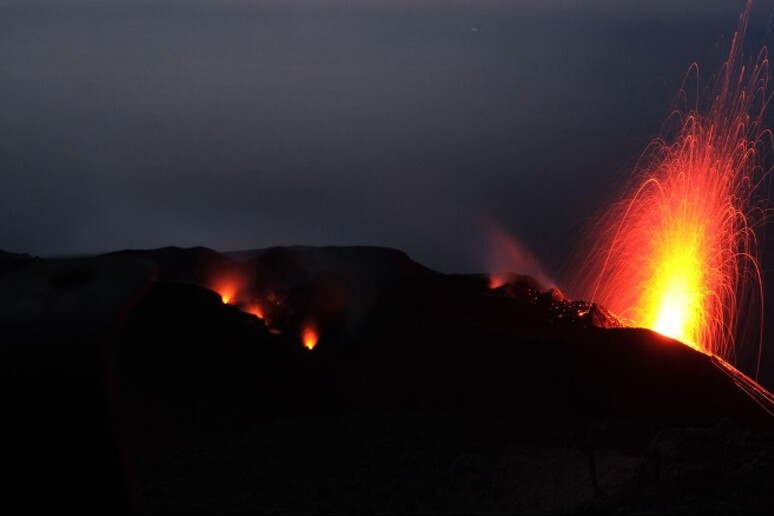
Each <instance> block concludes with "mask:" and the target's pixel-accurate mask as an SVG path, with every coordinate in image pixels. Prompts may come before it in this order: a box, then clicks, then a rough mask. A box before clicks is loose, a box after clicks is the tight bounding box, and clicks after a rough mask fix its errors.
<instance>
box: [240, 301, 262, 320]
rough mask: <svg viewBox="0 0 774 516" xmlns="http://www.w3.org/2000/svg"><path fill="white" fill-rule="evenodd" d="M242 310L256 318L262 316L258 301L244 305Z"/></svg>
mask: <svg viewBox="0 0 774 516" xmlns="http://www.w3.org/2000/svg"><path fill="white" fill-rule="evenodd" d="M244 311H245V312H247V313H248V314H253V315H254V316H256V317H257V318H258V319H263V318H264V315H263V308H261V305H259V304H258V303H253V304H251V305H248V306H246V307H245V309H244Z"/></svg>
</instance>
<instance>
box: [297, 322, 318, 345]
mask: <svg viewBox="0 0 774 516" xmlns="http://www.w3.org/2000/svg"><path fill="white" fill-rule="evenodd" d="M319 338H320V336H319V335H318V334H317V330H315V329H314V328H313V327H311V326H306V327H304V330H303V331H302V332H301V340H302V341H303V343H304V347H305V348H306V349H314V347H315V346H316V345H317V340H318V339H319Z"/></svg>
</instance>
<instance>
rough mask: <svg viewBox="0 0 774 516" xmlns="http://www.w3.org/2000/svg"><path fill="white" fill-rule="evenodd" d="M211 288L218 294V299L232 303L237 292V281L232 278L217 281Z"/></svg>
mask: <svg viewBox="0 0 774 516" xmlns="http://www.w3.org/2000/svg"><path fill="white" fill-rule="evenodd" d="M212 290H214V291H215V292H217V293H218V294H220V299H221V300H222V301H223V303H224V304H227V305H228V304H233V303H235V302H236V300H237V294H239V282H237V281H235V280H234V279H233V278H230V279H222V280H220V281H217V282H216V284H215V285H214V286H213V288H212Z"/></svg>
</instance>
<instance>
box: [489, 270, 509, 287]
mask: <svg viewBox="0 0 774 516" xmlns="http://www.w3.org/2000/svg"><path fill="white" fill-rule="evenodd" d="M506 283H508V275H507V274H505V273H502V274H490V275H489V288H490V289H492V290H494V289H496V288H500V287H502V286H503V285H505V284H506Z"/></svg>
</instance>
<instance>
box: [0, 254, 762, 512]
mask: <svg viewBox="0 0 774 516" xmlns="http://www.w3.org/2000/svg"><path fill="white" fill-rule="evenodd" d="M23 261H24V264H23V265H20V266H19V267H17V268H16V269H14V270H13V271H12V272H11V273H7V274H5V275H3V276H0V330H2V332H3V335H4V337H5V338H4V342H5V347H4V349H5V352H6V355H7V356H6V360H4V361H3V375H2V377H3V379H4V382H5V385H4V387H5V388H4V391H3V392H4V397H5V398H10V399H11V400H12V402H11V400H6V401H7V402H8V403H7V405H6V406H9V407H11V408H10V412H9V413H8V414H7V417H8V420H9V421H16V422H18V423H17V424H16V425H15V426H14V427H13V428H14V432H13V435H12V437H13V439H11V440H9V441H6V444H5V446H6V456H7V457H8V461H6V468H8V470H9V471H10V470H13V469H18V470H19V471H24V474H22V475H19V476H17V477H16V480H15V481H14V482H13V485H12V487H13V490H12V493H13V496H8V497H7V498H6V502H7V507H9V508H14V509H21V508H25V509H29V510H54V509H59V508H61V507H66V508H68V509H73V510H76V509H81V508H86V509H92V510H123V509H126V508H127V507H131V508H133V509H134V510H138V511H142V512H154V513H156V512H213V511H226V512H273V511H279V512H283V511H294V510H295V511H301V512H313V513H316V512H470V511H473V512H481V511H486V512H534V511H537V510H542V511H548V512H552V511H558V510H561V511H564V512H592V513H599V512H614V511H618V512H624V513H626V512H635V513H637V512H646V511H648V510H651V509H653V508H654V507H657V508H662V509H663V510H664V511H667V512H681V511H682V512H686V513H692V512H697V511H698V512H702V511H706V510H710V509H711V508H712V507H716V506H720V507H726V508H727V509H728V511H730V512H734V511H741V512H745V511H746V512H753V513H755V512H758V513H760V512H763V513H765V512H766V511H769V510H770V509H771V508H772V503H773V500H772V497H771V494H770V491H766V490H765V489H764V488H763V487H762V486H765V485H769V484H768V483H767V482H770V481H771V479H773V478H774V443H772V435H774V434H772V433H771V432H772V428H773V427H772V424H773V421H774V420H773V418H772V415H771V413H770V412H769V411H771V410H772V403H771V399H770V398H768V397H767V396H769V395H768V393H766V391H764V390H761V391H760V392H758V391H755V390H754V388H755V384H754V383H745V382H746V380H745V378H744V377H743V376H741V373H738V372H735V371H734V370H733V369H728V368H726V367H724V366H723V364H720V363H718V362H717V361H716V360H714V359H712V358H711V357H709V356H706V355H703V354H701V353H698V352H696V351H694V350H693V349H691V348H689V347H687V346H685V345H683V344H680V343H678V342H676V341H674V340H671V339H668V338H665V337H662V336H660V335H658V334H656V333H654V332H651V331H648V330H639V329H629V328H622V327H620V323H618V321H617V320H616V319H615V317H613V316H612V315H611V314H609V313H607V312H606V311H605V310H604V308H603V307H599V306H596V305H593V304H589V303H585V302H582V301H573V300H570V299H567V298H566V297H565V296H564V295H562V293H561V292H559V291H558V290H556V289H550V290H546V289H545V288H544V287H543V286H541V285H540V284H539V283H537V282H535V281H534V280H533V279H531V278H529V277H526V276H521V275H518V274H515V273H514V274H511V275H508V276H507V282H506V283H505V284H503V285H502V286H500V287H498V288H496V289H491V288H490V287H489V282H488V277H487V276H485V275H444V274H440V273H437V272H435V271H432V270H430V269H427V268H426V267H424V266H422V265H420V264H418V263H416V262H414V261H412V260H411V259H410V258H409V257H408V256H407V255H405V254H404V253H402V252H400V251H395V250H391V249H385V248H364V247H329V248H311V247H290V248H280V247H277V248H270V249H265V250H257V251H254V252H240V253H234V254H229V255H225V254H221V253H218V252H216V251H213V250H210V249H206V248H192V249H180V248H163V249H156V250H144V251H142V250H133V251H121V252H118V253H111V254H109V255H105V256H101V257H93V258H88V259H74V260H40V259H36V260H29V259H23ZM226 273H228V274H231V275H233V276H234V277H237V278H238V281H239V282H240V285H239V289H238V290H239V297H238V298H237V299H235V300H233V302H232V303H233V304H224V303H223V301H222V299H221V296H220V295H218V293H216V292H213V291H212V290H210V289H209V288H208V287H209V286H211V285H212V281H213V278H216V277H219V276H222V275H223V274H226ZM500 276H501V277H502V276H503V275H500ZM256 303H257V304H259V305H260V306H261V312H262V313H261V315H262V318H259V317H257V316H256V315H253V314H251V313H246V310H248V308H249V307H250V306H252V305H253V304H256ZM310 325H311V326H313V327H314V329H315V331H316V332H317V334H318V335H319V339H318V341H317V342H316V346H315V347H314V349H312V350H308V349H306V348H304V346H303V345H302V337H301V335H302V333H303V331H304V329H305V328H306V327H308V326H310ZM81 377H82V378H91V380H89V381H88V382H85V383H83V382H79V381H76V380H75V379H76V378H81ZM20 389H21V390H20ZM32 414H34V416H33V415H32ZM65 420H70V421H72V422H73V425H72V426H66V425H65V426H62V422H63V421H65ZM87 428H88V431H86V430H85V429H87ZM692 435H695V441H694V440H692V439H691V438H689V437H688V436H692ZM72 443H74V444H75V445H76V446H75V447H73V446H70V444H72ZM712 443H715V444H712ZM691 446H698V447H699V449H695V448H691ZM712 446H714V448H713V447H712ZM713 450H714V452H713ZM715 452H716V453H722V454H723V457H725V458H723V457H716V456H714V455H713V453H715ZM396 454H397V455H396ZM686 454H687V455H686ZM30 456H31V457H34V458H35V461H36V462H35V464H30V463H29V462H28V460H27V457H30ZM81 457H82V460H80V458H81ZM399 457H405V458H406V459H405V460H406V461H407V462H401V461H400V460H398V458H399ZM464 457H474V458H475V460H474V463H468V462H466V461H468V459H465V458H464ZM756 457H757V458H756ZM53 460H55V461H58V464H60V466H58V467H56V468H51V469H49V470H47V471H49V472H50V474H47V475H44V476H42V477H41V479H42V480H40V481H39V482H36V481H34V480H33V477H34V472H35V471H36V470H37V469H38V468H39V467H42V466H39V465H41V464H47V463H48V462H49V461H53ZM506 460H507V461H509V462H503V461H506ZM475 461H479V462H480V463H479V462H475ZM76 464H78V465H82V466H84V467H85V468H86V473H85V474H82V475H73V474H71V475H68V474H66V472H65V470H66V469H67V468H69V467H72V468H75V465H76ZM465 464H467V465H466V466H464V467H463V465H465ZM62 465H63V466H62ZM63 468H64V469H63ZM691 468H694V469H696V468H698V469H699V470H701V469H702V468H710V469H712V471H721V472H722V475H725V476H726V477H725V478H727V482H728V485H738V486H742V485H746V486H748V487H746V488H745V490H746V491H745V492H747V493H748V495H747V496H746V497H743V498H742V497H738V496H737V495H736V494H734V493H730V492H723V491H721V490H720V489H719V488H718V483H717V482H719V481H718V480H717V477H711V478H709V477H707V478H705V476H702V474H699V475H697V479H696V480H694V483H693V484H687V483H686V482H688V480H687V479H688V478H689V473H688V471H689V470H691ZM106 471H112V472H113V473H112V474H110V475H107V474H104V472H106ZM498 471H499V472H500V473H497V472H498ZM552 472H553V473H552ZM719 474H720V473H719ZM492 475H496V476H494V477H493V476H492ZM547 475H548V476H550V475H555V476H556V475H558V477H560V479H559V480H556V481H554V487H553V488H552V489H553V491H552V492H548V491H546V489H547V488H546V487H545V486H544V485H543V484H545V483H546V482H540V481H539V479H540V478H547V477H546V476H547ZM665 475H666V477H665ZM670 475H671V477H670ZM486 478H491V481H492V482H498V483H500V482H501V483H503V484H502V485H503V486H504V487H503V489H504V491H502V492H501V491H494V492H491V491H489V490H488V489H489V488H488V487H486V485H488V484H486V482H489V481H484V480H483V479H486ZM665 478H674V479H677V480H675V481H676V482H677V484H676V485H677V487H675V485H673V484H672V483H670V482H668V481H667V480H664V479H665ZM90 479H91V480H90ZM517 479H520V480H517ZM728 479H731V480H728ZM84 481H85V482H95V483H98V484H99V485H100V486H101V488H100V489H101V493H102V494H101V495H100V496H98V497H93V498H90V499H89V501H88V503H86V502H85V501H84V499H85V498H84V497H85V496H86V495H85V494H84V491H83V487H82V486H83V483H84ZM481 482H484V484H486V485H484V484H481ZM557 482H558V484H557ZM53 484H56V485H55V487H52V485H53ZM549 484H550V482H549ZM95 485H97V484H95ZM751 486H752V487H751ZM755 486H759V487H760V490H759V491H755V490H754V487H755ZM40 489H44V490H51V489H53V491H52V492H55V493H56V494H57V496H56V497H53V498H39V497H38V498H35V497H34V496H33V493H34V491H36V490H40ZM751 490H752V492H751ZM554 491H555V492H554ZM764 491H765V492H764ZM364 493H371V494H368V495H366V494H364ZM680 493H693V494H692V495H691V496H693V498H688V499H684V498H681V497H680V496H678V494H680ZM362 496H366V498H365V499H364V498H362ZM514 497H515V498H514ZM685 500H690V503H689V502H686V501H685ZM495 501H496V503H495ZM492 503H494V505H491V504H492Z"/></svg>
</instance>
